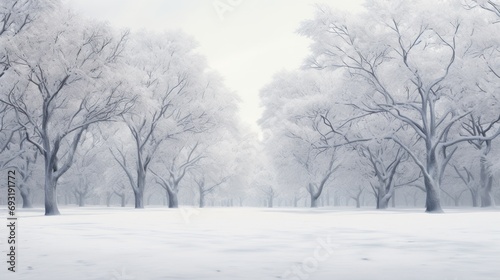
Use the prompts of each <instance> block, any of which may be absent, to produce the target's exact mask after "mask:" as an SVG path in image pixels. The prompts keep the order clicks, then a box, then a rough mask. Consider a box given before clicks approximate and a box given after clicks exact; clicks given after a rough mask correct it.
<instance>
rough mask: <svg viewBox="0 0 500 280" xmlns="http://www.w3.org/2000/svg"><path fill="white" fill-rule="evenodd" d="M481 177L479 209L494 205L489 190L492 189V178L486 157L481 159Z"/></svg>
mask: <svg viewBox="0 0 500 280" xmlns="http://www.w3.org/2000/svg"><path fill="white" fill-rule="evenodd" d="M480 175H481V177H480V182H481V184H480V189H479V195H480V197H481V207H491V206H494V205H495V202H494V199H493V196H492V194H491V190H492V187H493V176H492V174H491V170H490V168H489V166H488V162H487V159H486V156H485V155H483V156H482V157H481V174H480Z"/></svg>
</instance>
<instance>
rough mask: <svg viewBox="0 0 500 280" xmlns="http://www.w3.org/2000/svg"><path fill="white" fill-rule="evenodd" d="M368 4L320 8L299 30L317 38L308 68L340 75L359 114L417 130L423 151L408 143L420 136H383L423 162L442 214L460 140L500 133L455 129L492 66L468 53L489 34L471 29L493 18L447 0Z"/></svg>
mask: <svg viewBox="0 0 500 280" xmlns="http://www.w3.org/2000/svg"><path fill="white" fill-rule="evenodd" d="M366 10H367V11H366V12H365V13H361V14H357V15H341V14H338V13H334V12H332V11H331V10H330V9H329V8H328V7H326V6H319V7H318V9H317V13H316V16H315V18H314V19H313V20H310V21H307V22H305V23H304V24H303V25H302V27H301V29H300V32H301V34H303V35H305V36H307V37H308V38H310V39H312V40H313V42H314V43H313V45H312V55H311V57H310V58H309V60H308V62H307V63H308V66H309V67H312V68H317V69H324V70H331V71H334V72H341V73H343V74H344V83H343V84H344V87H343V88H344V89H343V91H344V93H345V94H347V95H348V97H349V100H351V101H350V105H351V106H352V107H353V108H356V109H357V110H359V111H360V114H383V115H386V116H390V117H392V118H393V119H396V120H398V121H399V122H400V123H401V126H404V127H407V128H408V129H411V130H413V133H415V134H416V135H417V136H418V143H419V145H421V146H422V147H424V150H423V153H421V154H417V153H415V150H414V149H413V148H412V146H411V145H413V143H415V142H416V141H413V142H409V143H408V142H405V141H404V140H402V139H401V137H400V136H399V135H398V133H393V134H389V135H380V137H381V138H385V139H389V140H391V141H393V142H395V143H396V144H398V145H399V146H400V147H401V148H402V149H403V150H404V151H406V152H407V153H408V154H409V156H410V158H412V159H413V161H414V162H415V164H416V165H417V166H418V167H419V168H420V170H421V172H422V176H423V178H424V185H425V189H426V196H427V198H426V211H427V212H442V208H441V204H440V184H441V182H442V179H443V175H444V173H445V170H446V166H447V165H448V162H449V161H450V159H451V158H452V156H453V154H454V153H455V152H456V150H457V146H456V145H457V144H459V143H461V142H467V141H472V140H476V141H489V140H492V139H494V138H495V137H496V136H498V134H500V130H498V129H495V130H494V132H493V133H491V134H490V135H488V136H486V137H485V136H463V135H461V134H460V133H457V132H456V131H457V129H456V128H457V127H458V126H460V122H461V121H462V120H463V119H464V118H467V117H468V116H470V115H471V114H472V111H473V110H472V109H471V108H470V106H465V105H466V104H464V103H461V102H463V99H464V97H466V96H471V95H474V96H476V99H475V100H476V101H477V100H479V99H480V98H481V92H480V91H479V90H477V87H476V84H477V81H479V79H481V77H482V76H483V74H484V73H486V72H487V71H489V70H488V67H487V65H486V64H484V63H478V61H479V59H478V57H477V56H476V55H475V53H471V52H470V50H471V49H474V47H475V46H476V45H478V44H482V43H483V42H484V41H485V40H486V39H489V38H477V37H474V36H473V37H471V36H470V35H471V33H472V32H473V31H474V30H475V29H478V28H481V26H484V25H489V27H490V28H491V26H492V25H491V24H490V23H489V22H491V20H490V21H489V22H488V21H487V20H486V21H482V20H477V18H474V17H473V15H472V14H471V13H468V12H467V11H466V10H464V9H463V7H462V6H461V5H460V3H451V2H449V1H438V2H436V1H419V2H397V3H396V2H389V1H367V4H366ZM443 10H446V11H447V13H446V14H443V13H442V12H441V11H443ZM422 15H425V17H422ZM497 32H498V31H497ZM336 76H338V74H336ZM469 105H471V106H473V107H474V106H476V104H469ZM479 106H480V105H479Z"/></svg>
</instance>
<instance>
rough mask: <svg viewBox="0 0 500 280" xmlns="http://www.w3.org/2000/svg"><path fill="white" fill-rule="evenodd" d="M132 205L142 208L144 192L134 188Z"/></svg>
mask: <svg viewBox="0 0 500 280" xmlns="http://www.w3.org/2000/svg"><path fill="white" fill-rule="evenodd" d="M122 205H123V204H122ZM134 205H135V208H136V209H144V192H143V191H142V190H137V191H136V190H134Z"/></svg>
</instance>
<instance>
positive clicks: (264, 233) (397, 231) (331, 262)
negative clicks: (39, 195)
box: [0, 207, 500, 280]
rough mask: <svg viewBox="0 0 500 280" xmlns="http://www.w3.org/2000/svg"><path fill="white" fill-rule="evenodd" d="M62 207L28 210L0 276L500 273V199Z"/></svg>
mask: <svg viewBox="0 0 500 280" xmlns="http://www.w3.org/2000/svg"><path fill="white" fill-rule="evenodd" d="M61 212H62V215H61V216H50V217H46V216H44V215H43V210H42V209H34V210H18V216H19V217H20V218H19V220H18V222H19V223H18V233H17V241H18V246H19V247H18V251H17V258H18V259H17V261H18V263H17V266H16V269H17V272H15V273H12V272H9V271H7V264H6V262H5V261H2V267H1V270H0V279H1V280H10V279H23V280H24V279H29V280H31V279H33V280H35V279H37V280H44V279H50V280H57V279H62V280H79V279H85V280H87V279H95V280H122V279H130V280H132V279H136V280H160V279H162V280H163V279H207V280H208V279H210V280H221V279H228V280H229V279H231V280H233V279H234V280H237V279H252V280H267V279H310V280H327V279H328V280H333V279H338V280H351V279H352V280H354V279H359V280H361V279H370V280H378V279H380V280H382V279H383V280H396V279H397V280H404V279H415V280H417V279H418V280H421V279H425V280H483V279H484V280H486V279H491V280H498V279H500V265H499V264H500V211H499V209H490V210H471V209H468V210H459V209H455V210H447V211H446V212H447V213H446V214H426V213H423V210H422V209H418V210H386V211H373V210H370V209H363V210H352V209H324V208H320V209H284V208H277V209H263V208H206V209H196V208H180V209H164V208H146V209H142V210H135V209H130V208H98V207H88V208H87V207H86V208H62V209H61ZM0 218H1V219H2V220H3V221H5V224H6V221H7V219H6V211H5V210H1V212H0ZM7 234H8V233H7V227H6V226H5V225H4V226H2V227H1V230H0V235H1V239H0V240H1V243H0V251H1V254H2V256H3V257H2V260H6V254H7V244H6V242H5V241H6V237H7Z"/></svg>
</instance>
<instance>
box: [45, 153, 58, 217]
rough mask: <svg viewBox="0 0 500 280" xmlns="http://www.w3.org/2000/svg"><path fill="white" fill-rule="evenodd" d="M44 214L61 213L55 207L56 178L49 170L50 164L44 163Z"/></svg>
mask: <svg viewBox="0 0 500 280" xmlns="http://www.w3.org/2000/svg"><path fill="white" fill-rule="evenodd" d="M45 165H46V168H45V216H55V215H61V213H60V212H59V208H58V207H57V189H56V186H57V180H56V179H55V178H54V173H53V171H52V170H51V169H52V167H51V166H52V165H51V164H49V163H47V162H46V163H45Z"/></svg>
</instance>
